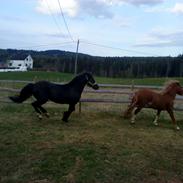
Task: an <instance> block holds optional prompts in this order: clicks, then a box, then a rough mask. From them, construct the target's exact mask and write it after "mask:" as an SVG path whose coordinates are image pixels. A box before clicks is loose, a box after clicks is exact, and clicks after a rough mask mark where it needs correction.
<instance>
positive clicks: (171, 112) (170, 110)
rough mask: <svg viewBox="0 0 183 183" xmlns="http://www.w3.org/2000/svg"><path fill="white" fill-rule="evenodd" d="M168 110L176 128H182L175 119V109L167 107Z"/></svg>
mask: <svg viewBox="0 0 183 183" xmlns="http://www.w3.org/2000/svg"><path fill="white" fill-rule="evenodd" d="M167 112H168V113H169V115H170V117H171V119H172V122H173V124H174V126H175V129H176V130H180V127H179V126H178V125H177V122H176V120H175V117H174V113H173V110H172V109H167Z"/></svg>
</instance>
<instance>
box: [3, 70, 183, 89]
mask: <svg viewBox="0 0 183 183" xmlns="http://www.w3.org/2000/svg"><path fill="white" fill-rule="evenodd" d="M73 77H74V74H68V73H59V72H40V71H39V72H38V71H31V72H8V73H0V80H28V81H33V80H48V81H56V82H68V81H70V80H71V79H72V78H73ZM95 78H96V81H97V82H98V83H110V84H132V82H133V83H134V84H136V85H159V86H161V85H163V83H164V82H165V81H166V80H168V79H178V80H179V81H180V82H181V83H182V84H183V78H104V77H95Z"/></svg>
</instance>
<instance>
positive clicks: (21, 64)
mask: <svg viewBox="0 0 183 183" xmlns="http://www.w3.org/2000/svg"><path fill="white" fill-rule="evenodd" d="M8 68H10V69H11V68H14V69H19V70H21V71H27V70H28V69H32V68H33V59H32V57H31V55H28V56H27V57H26V58H25V59H24V60H9V62H8Z"/></svg>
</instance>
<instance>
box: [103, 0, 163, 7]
mask: <svg viewBox="0 0 183 183" xmlns="http://www.w3.org/2000/svg"><path fill="white" fill-rule="evenodd" d="M104 1H106V2H108V3H111V4H119V3H120V4H132V5H135V6H141V5H148V6H152V5H156V4H161V3H163V2H164V0H104Z"/></svg>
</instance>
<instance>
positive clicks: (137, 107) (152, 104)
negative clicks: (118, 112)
mask: <svg viewBox="0 0 183 183" xmlns="http://www.w3.org/2000/svg"><path fill="white" fill-rule="evenodd" d="M176 94H178V95H183V88H182V87H181V85H180V82H179V81H176V80H171V81H169V82H167V83H166V85H165V88H164V89H163V90H162V91H161V92H159V93H158V92H155V91H152V90H150V89H140V90H138V91H137V92H135V93H134V95H133V97H132V101H131V103H130V105H129V106H128V109H127V110H126V111H125V113H124V117H126V118H127V117H130V116H131V123H132V124H133V123H135V117H136V115H137V113H139V112H140V111H141V109H142V108H145V107H146V108H152V109H155V110H157V114H156V118H155V120H154V122H153V123H154V125H156V126H157V125H158V119H159V115H160V113H161V111H167V112H168V114H169V115H170V117H171V119H172V122H173V124H174V126H175V129H176V130H179V129H180V128H179V126H178V125H177V123H176V120H175V117H174V113H173V104H174V100H175V96H176Z"/></svg>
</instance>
